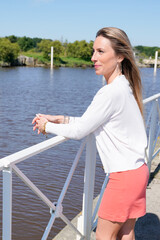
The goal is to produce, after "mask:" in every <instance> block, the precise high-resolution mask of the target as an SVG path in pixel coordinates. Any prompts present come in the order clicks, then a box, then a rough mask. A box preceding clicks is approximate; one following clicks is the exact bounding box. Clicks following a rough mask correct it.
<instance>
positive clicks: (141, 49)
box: [134, 45, 160, 58]
mask: <svg viewBox="0 0 160 240" xmlns="http://www.w3.org/2000/svg"><path fill="white" fill-rule="evenodd" d="M134 50H135V51H137V53H138V54H139V55H141V56H143V57H151V58H153V57H155V52H156V51H158V53H159V54H160V48H159V47H146V46H141V45H139V46H136V47H134Z"/></svg>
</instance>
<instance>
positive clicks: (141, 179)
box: [33, 27, 149, 240]
mask: <svg viewBox="0 0 160 240" xmlns="http://www.w3.org/2000/svg"><path fill="white" fill-rule="evenodd" d="M91 60H92V61H93V63H94V67H95V71H96V74H97V75H103V76H104V77H105V79H106V82H107V85H106V86H104V87H102V88H101V89H100V90H99V91H98V92H97V94H96V95H95V97H94V98H93V101H92V103H91V104H90V106H89V107H88V108H87V110H86V111H85V113H84V114H83V115H82V116H81V117H79V118H77V117H76V118H74V117H64V116H61V115H60V116H51V115H43V114H41V115H39V116H36V117H35V118H34V119H33V124H35V126H34V127H33V129H34V130H36V129H38V133H40V132H41V133H43V134H44V133H54V134H57V135H61V136H64V137H67V138H73V139H81V138H83V137H85V136H86V135H88V134H90V133H91V132H93V133H94V135H95V138H96V145H97V149H98V152H99V155H100V158H101V161H102V164H103V166H104V170H105V172H106V173H110V177H109V182H108V184H107V187H106V189H105V192H104V195H103V198H102V202H101V205H100V209H99V212H98V225H97V230H96V239H97V240H116V239H123V240H124V239H125V240H133V239H135V236H134V226H135V222H136V218H138V217H141V216H143V215H145V213H146V186H147V182H148V176H149V173H148V167H147V165H146V164H145V160H144V156H145V148H146V146H147V138H146V132H145V127H144V121H143V107H142V106H143V104H142V93H141V79H140V75H139V71H138V68H137V66H136V64H135V60H134V56H133V51H132V47H131V44H130V42H129V39H128V37H127V35H126V34H125V32H124V31H122V30H120V29H117V28H112V27H111V28H102V29H100V30H99V31H98V33H97V35H96V39H95V42H94V45H93V56H92V59H91Z"/></svg>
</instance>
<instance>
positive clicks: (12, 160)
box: [0, 136, 68, 170]
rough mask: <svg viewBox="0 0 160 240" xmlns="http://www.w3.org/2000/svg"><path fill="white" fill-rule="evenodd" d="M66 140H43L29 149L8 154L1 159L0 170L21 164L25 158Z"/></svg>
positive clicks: (59, 138)
mask: <svg viewBox="0 0 160 240" xmlns="http://www.w3.org/2000/svg"><path fill="white" fill-rule="evenodd" d="M67 140H68V139H67V138H65V137H62V136H56V137H52V138H50V139H48V140H45V141H43V142H40V143H38V144H35V145H33V146H31V147H28V148H25V149H23V150H21V151H18V152H16V153H13V154H10V155H9V156H7V157H4V158H1V159H0V170H2V169H3V167H7V166H9V165H12V164H16V163H18V162H21V161H23V160H25V159H27V158H30V157H32V156H34V155H36V154H38V153H41V152H43V151H45V150H47V149H50V148H52V147H54V146H56V145H58V144H60V143H63V142H65V141H67Z"/></svg>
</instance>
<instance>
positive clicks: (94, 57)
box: [91, 52, 96, 62]
mask: <svg viewBox="0 0 160 240" xmlns="http://www.w3.org/2000/svg"><path fill="white" fill-rule="evenodd" d="M91 61H92V62H95V61H96V53H95V52H94V53H93V54H92V58H91Z"/></svg>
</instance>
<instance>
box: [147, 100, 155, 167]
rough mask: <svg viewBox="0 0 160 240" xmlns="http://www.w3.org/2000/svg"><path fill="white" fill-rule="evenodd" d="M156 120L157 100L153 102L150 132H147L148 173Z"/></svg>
mask: <svg viewBox="0 0 160 240" xmlns="http://www.w3.org/2000/svg"><path fill="white" fill-rule="evenodd" d="M156 120H157V99H156V100H155V101H154V102H153V109H152V115H151V122H150V130H149V137H148V149H147V153H148V168H149V171H150V170H151V162H152V155H153V151H154V149H153V144H154V141H155V132H156Z"/></svg>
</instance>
